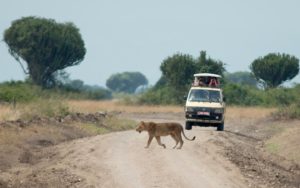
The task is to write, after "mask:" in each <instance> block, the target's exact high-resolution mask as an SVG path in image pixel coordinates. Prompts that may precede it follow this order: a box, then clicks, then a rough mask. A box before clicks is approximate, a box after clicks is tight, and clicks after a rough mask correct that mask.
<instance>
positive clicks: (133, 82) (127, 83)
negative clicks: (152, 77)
mask: <svg viewBox="0 0 300 188" xmlns="http://www.w3.org/2000/svg"><path fill="white" fill-rule="evenodd" d="M147 84H148V80H147V78H146V77H145V76H144V75H143V74H142V73H140V72H123V73H117V74H113V75H111V76H110V77H109V78H108V79H107V80H106V86H107V87H108V88H109V89H111V90H112V91H114V92H125V93H134V91H135V90H136V88H137V87H138V86H141V85H147Z"/></svg>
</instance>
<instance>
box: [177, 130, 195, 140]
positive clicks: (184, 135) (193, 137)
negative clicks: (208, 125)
mask: <svg viewBox="0 0 300 188" xmlns="http://www.w3.org/2000/svg"><path fill="white" fill-rule="evenodd" d="M181 132H182V134H183V136H184V138H185V139H187V140H190V141H193V140H195V138H196V136H194V137H193V138H192V139H190V138H188V137H186V136H185V134H184V130H183V128H182V127H181Z"/></svg>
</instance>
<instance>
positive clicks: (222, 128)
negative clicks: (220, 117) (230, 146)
mask: <svg viewBox="0 0 300 188" xmlns="http://www.w3.org/2000/svg"><path fill="white" fill-rule="evenodd" d="M217 131H224V122H223V123H220V124H219V125H218V127H217Z"/></svg>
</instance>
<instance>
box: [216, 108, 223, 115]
mask: <svg viewBox="0 0 300 188" xmlns="http://www.w3.org/2000/svg"><path fill="white" fill-rule="evenodd" d="M214 112H215V113H216V114H222V113H223V112H224V109H223V108H216V109H215V110H214Z"/></svg>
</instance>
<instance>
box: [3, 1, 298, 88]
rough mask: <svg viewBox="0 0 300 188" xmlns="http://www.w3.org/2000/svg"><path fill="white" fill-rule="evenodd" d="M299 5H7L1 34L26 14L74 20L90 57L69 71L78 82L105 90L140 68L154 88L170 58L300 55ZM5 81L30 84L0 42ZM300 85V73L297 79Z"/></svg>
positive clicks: (239, 62)
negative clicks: (111, 82)
mask: <svg viewBox="0 0 300 188" xmlns="http://www.w3.org/2000/svg"><path fill="white" fill-rule="evenodd" d="M299 7H300V1H297V0H287V1H280V0H273V1H271V0H265V1H259V0H253V1H238V0H228V1H221V0H212V1H196V0H194V1H192V0H188V1H178V0H173V1H171V0H166V1H158V0H154V1H147V2H142V1H138V0H128V1H96V0H89V1H76V2H74V1H71V0H64V1H59V0H52V1H45V0H44V1H39V0H27V1H21V2H20V1H17V0H10V1H2V9H3V10H2V11H1V12H0V32H1V38H3V32H4V30H5V29H7V28H9V27H10V25H11V22H12V21H14V20H16V19H19V18H21V17H25V16H38V17H44V18H51V19H55V20H56V21H57V22H73V23H74V24H75V25H76V26H77V27H78V28H79V29H80V33H81V35H82V37H83V40H84V41H85V46H86V49H87V53H86V56H85V59H84V61H83V62H81V64H80V65H78V66H74V67H70V68H67V69H66V71H67V72H68V73H70V77H71V79H80V80H83V81H84V82H85V83H86V84H90V85H100V86H105V82H106V80H107V79H108V78H109V76H110V75H112V74H114V73H120V72H125V71H139V72H141V73H143V74H144V75H145V76H146V77H147V78H148V80H149V83H150V84H152V85H153V84H155V82H156V81H157V80H158V79H159V78H160V76H161V72H160V70H159V67H160V64H161V63H162V61H163V60H164V59H165V58H167V57H168V56H172V55H173V54H175V53H177V52H180V53H187V54H190V55H193V56H194V57H197V56H199V53H200V51H202V50H204V51H206V52H207V55H208V56H209V57H211V58H213V59H216V60H221V61H223V62H224V63H226V67H225V68H226V69H227V71H228V72H236V71H249V65H250V63H251V62H252V61H253V60H254V59H256V58H258V57H260V56H264V55H267V54H268V53H272V52H275V53H287V54H290V55H294V56H296V57H297V58H298V59H299V58H300V45H299V44H300V25H299V24H298V22H299V21H298V18H300V12H299V11H298V8H299ZM0 54H1V56H0V64H1V74H0V82H3V81H9V80H23V79H24V78H25V75H24V73H23V72H22V69H21V68H20V66H19V64H18V63H17V62H16V61H15V59H14V58H13V57H12V56H11V55H10V54H9V53H8V47H7V46H6V44H5V43H4V42H3V41H2V40H1V42H0ZM292 82H300V76H299V75H298V76H297V77H296V78H294V79H293V80H292Z"/></svg>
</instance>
